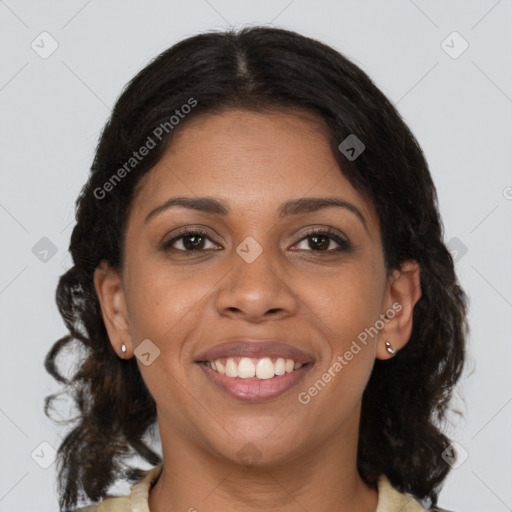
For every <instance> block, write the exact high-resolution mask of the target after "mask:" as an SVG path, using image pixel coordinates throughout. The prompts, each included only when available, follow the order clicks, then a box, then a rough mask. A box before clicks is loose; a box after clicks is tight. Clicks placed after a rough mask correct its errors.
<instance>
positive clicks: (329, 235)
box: [299, 230, 351, 253]
mask: <svg viewBox="0 0 512 512" xmlns="http://www.w3.org/2000/svg"><path fill="white" fill-rule="evenodd" d="M305 241H307V247H309V248H310V249H311V250H312V251H310V252H328V253H333V252H340V251H346V250H349V249H350V248H351V245H350V243H349V242H348V241H347V240H344V239H343V238H341V237H340V236H338V235H337V234H336V233H333V232H332V231H328V230H327V231H326V230H320V231H318V230H317V231H312V232H310V233H308V234H307V235H306V236H305V237H304V238H302V239H301V240H300V241H299V243H301V242H305ZM332 242H335V243H336V244H338V247H334V248H332V249H329V247H330V246H331V245H332Z"/></svg>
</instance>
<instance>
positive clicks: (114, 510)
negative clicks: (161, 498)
mask: <svg viewBox="0 0 512 512" xmlns="http://www.w3.org/2000/svg"><path fill="white" fill-rule="evenodd" d="M162 469H163V464H159V465H158V466H155V467H154V468H151V469H148V470H146V471H144V472H143V474H142V476H141V478H140V479H139V480H137V481H136V482H135V483H134V484H133V485H132V488H131V490H130V494H129V495H128V496H106V497H105V498H103V500H102V501H101V502H100V503H98V504H97V505H90V506H87V507H82V508H79V509H76V510H74V511H73V512H133V511H134V510H136V511H137V512H139V511H140V512H145V511H149V508H148V496H149V490H150V488H151V485H152V484H153V482H155V480H156V479H157V478H158V477H159V476H160V473H161V472H162Z"/></svg>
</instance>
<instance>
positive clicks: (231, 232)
mask: <svg viewBox="0 0 512 512" xmlns="http://www.w3.org/2000/svg"><path fill="white" fill-rule="evenodd" d="M321 123H322V121H321V120H320V119H318V118H316V117H315V116H314V115H313V114H309V113H304V112H300V111H288V112H277V111H276V112H273V113H265V114H259V113H254V112H248V111H243V110H227V111H224V112H222V113H220V114H219V113H218V114H202V115H199V116H197V117H195V118H192V119H190V120H189V121H188V122H187V123H186V124H184V125H183V126H182V127H180V129H179V130H177V131H176V132H175V134H174V137H173V139H172V143H171V145H170V146H169V148H168V149H167V151H166V153H165V154H164V156H163V158H162V159H161V161H160V162H159V163H158V164H157V165H156V166H155V167H154V168H153V169H152V170H151V171H150V172H149V173H148V174H146V175H145V176H144V178H142V180H141V182H140V183H139V186H138V189H137V194H136V196H135V199H134V201H133V204H132V207H131V210H130V215H129V219H128V225H127V232H126V245H125V250H126V252H125V255H126V258H125V265H124V267H123V270H122V273H121V274H119V273H117V272H116V271H115V270H113V269H111V268H110V267H109V266H108V265H107V264H104V263H103V264H102V265H100V266H99V267H98V269H97V270H96V273H95V277H94V281H95V287H96V291H97V293H98V297H99V299H100V303H101V308H102V313H103V318H104V320H105V324H106V327H107V330H108V334H109V338H110V340H111V343H112V346H113V348H114V349H115V350H116V352H117V353H118V354H119V355H121V344H122V343H124V344H125V345H126V347H127V352H126V355H125V357H126V358H131V357H134V350H135V349H136V348H137V346H138V345H139V344H140V343H141V342H142V341H143V340H145V339H150V340H151V341H152V343H154V344H155V345H156V346H157V347H158V349H159V350H160V354H159V356H158V357H156V358H155V359H154V361H152V362H151V364H149V365H147V366H146V365H144V364H142V363H141V361H140V360H137V362H138V366H139V368H140V371H141V373H142V376H143V378H144V381H145V383H146V385H147V386H148V389H149V391H150V392H151V394H152V396H153V397H154V399H155V401H156V404H157V413H158V425H159V430H160V437H161V441H162V453H163V459H164V470H163V472H162V474H161V476H160V478H159V480H158V482H157V483H156V485H155V486H154V487H153V488H152V489H151V491H150V494H149V506H150V509H151V511H152V512H164V511H170V510H171V511H178V510H180V511H186V510H194V508H193V507H195V509H197V510H198V511H200V512H203V511H209V512H215V511H225V510H239V511H244V512H245V511H246V512H252V511H261V510H280V511H284V512H288V511H304V510H331V511H339V512H348V511H352V512H353V511H354V510H357V511H361V512H374V511H375V510H376V508H377V501H378V494H377V491H376V490H374V489H372V488H370V487H369V486H367V485H366V484H365V483H364V482H363V480H362V479H361V477H360V475H359V473H358V472H357V469H356V454H357V442H358V426H359V418H360V412H361V398H362V394H363V391H364V388H365V386H366V383H367V381H368V379H369V376H370V374H371V370H372V368H373V364H374V362H375V359H376V358H379V359H389V358H390V357H392V356H391V355H390V354H389V353H388V352H387V351H386V347H385V341H386V340H390V341H391V343H392V345H393V348H395V349H396V350H400V349H401V348H403V347H404V346H405V344H406V343H407V341H408V340H409V337H410V334H411V330H412V314H413V309H414V305H415V303H416V302H417V301H418V300H419V298H420V297H421V289H420V282H419V267H418V265H417V263H416V262H415V261H407V262H404V264H403V267H402V269H401V271H399V270H395V271H394V272H390V273H387V272H386V268H385V265H384V259H383V251H382V245H381V238H380V233H379V223H378V218H377V215H376V213H375V210H374V208H373V205H372V204H371V203H370V202H368V201H367V200H366V199H365V198H364V197H362V196H361V195H360V194H359V193H358V192H356V190H355V189H354V188H353V187H352V186H351V185H350V184H349V182H348V180H347V179H346V178H345V177H344V176H343V175H342V173H341V171H340V170H339V168H338V166H337V163H336V161H335V159H334V156H333V155H332V153H331V150H330V147H329V145H328V140H327V136H326V134H325V131H324V130H323V126H322V124H321ZM173 196H187V197H198V196H209V197H215V198H217V199H220V200H223V201H225V202H226V203H227V205H228V206H229V208H230V213H229V215H227V216H216V215H212V214H206V213H202V212H198V211H194V210H191V209H187V208H184V207H172V208H169V209H167V210H164V211H162V212H161V213H160V214H158V215H155V216H154V217H153V218H152V220H150V221H149V222H147V223H145V221H144V220H145V218H146V216H147V215H148V213H149V212H151V211H152V210H154V209H155V208H157V207H159V206H160V205H161V204H163V203H164V202H165V201H166V200H167V199H168V198H170V197H173ZM305 196H308V197H312V196H315V197H323V196H330V197H333V196H335V197H338V198H342V199H344V200H346V201H348V202H350V203H351V204H352V205H354V206H355V207H356V208H357V209H358V210H359V211H360V212H361V214H362V215H363V216H364V218H365V221H366V227H367V228H365V226H364V225H363V223H362V222H361V220H360V219H359V218H358V217H357V216H356V215H355V214H354V213H352V212H351V211H350V210H348V209H346V208H340V207H329V208H325V209H322V210H319V211H316V212H309V213H302V214H300V215H296V216H291V217H288V218H284V219H280V218H279V217H278V214H277V210H278V208H279V206H280V205H281V204H282V203H283V202H285V201H287V200H291V199H297V198H302V197H305ZM185 226H186V227H190V228H194V227H196V228H197V227H201V228H202V229H204V230H206V231H207V232H208V237H209V239H210V240H208V239H204V242H203V243H202V244H200V245H199V247H200V250H202V251H203V252H200V250H197V249H196V250H195V252H194V250H191V249H189V250H188V252H186V251H185V246H184V245H183V244H184V242H187V241H188V242H190V239H186V240H184V239H181V240H177V241H176V242H175V243H174V245H173V247H174V250H173V249H168V250H167V252H166V251H164V250H163V249H162V248H161V245H162V243H163V242H165V241H168V240H171V239H172V238H174V237H175V236H178V233H177V231H178V229H179V228H183V227H185ZM328 227H329V228H331V229H332V230H334V231H335V232H336V233H337V234H339V235H340V236H341V237H342V238H346V239H348V240H349V242H350V244H351V245H352V250H350V251H342V252H339V253H336V252H333V251H331V250H332V249H335V248H337V247H338V243H337V242H336V241H334V240H331V241H330V242H329V239H322V240H323V241H324V243H323V244H320V245H322V247H320V248H319V249H317V248H315V247H316V246H314V245H313V243H312V241H311V239H310V238H304V237H305V233H306V232H307V230H308V229H311V228H318V229H322V228H324V229H325V228H328ZM248 236H251V237H253V238H254V239H255V240H256V241H257V242H258V244H259V245H260V246H261V248H262V249H263V252H262V253H261V254H260V255H259V256H258V257H257V258H256V260H255V261H253V262H252V263H248V262H247V261H245V260H244V259H242V258H241V257H240V256H239V254H238V253H237V252H236V248H237V247H238V246H239V245H240V244H241V243H242V241H244V240H245V239H246V237H248ZM322 240H321V241H322ZM321 241H320V242H321ZM180 249H181V252H180ZM328 251H330V252H328ZM394 302H399V303H400V304H401V306H402V309H401V310H400V312H399V313H397V314H396V315H395V316H394V318H392V319H390V320H389V321H388V322H387V323H385V325H384V327H383V328H382V329H381V330H380V331H379V334H378V335H376V336H374V337H371V336H370V337H369V338H368V343H367V345H366V346H363V345H362V347H363V348H362V350H361V351H360V352H359V353H357V355H354V357H353V359H352V360H351V361H350V362H348V363H347V364H346V366H344V367H343V369H342V371H340V372H337V373H335V375H336V376H335V377H334V378H332V380H331V381H330V382H329V383H328V384H327V385H326V386H325V387H324V388H323V389H322V390H321V391H320V392H318V394H317V395H316V396H314V397H313V398H312V399H311V401H310V402H309V403H308V404H306V405H303V404H301V403H300V402H299V401H298V399H297V395H298V393H299V392H301V391H307V390H308V388H310V387H311V386H312V385H313V384H314V383H315V382H316V381H317V380H318V379H320V378H321V377H322V375H323V374H324V373H325V372H326V371H327V370H328V368H329V367H331V366H332V365H333V363H334V362H335V361H336V357H337V356H340V355H343V354H344V353H345V352H346V351H347V350H348V349H349V348H350V346H351V344H352V342H353V341H354V340H356V339H357V335H358V334H359V333H361V332H362V331H364V329H365V328H369V327H370V326H373V325H374V324H375V322H376V320H378V319H379V315H381V314H384V313H385V312H386V311H387V310H389V309H390V308H391V305H392V304H393V303H394ZM235 336H250V337H255V338H274V339H278V340H281V341H283V342H285V343H289V344H291V345H294V346H296V347H298V348H300V349H301V350H303V351H305V352H308V353H309V354H311V355H312V357H313V358H314V361H315V364H314V366H313V368H312V369H311V370H310V371H309V372H308V373H307V374H306V376H305V378H304V379H303V381H302V382H301V383H300V384H299V385H298V387H296V388H293V389H292V390H290V391H289V392H287V393H286V394H284V395H281V396H279V397H276V398H274V399H271V400H267V401H264V402H260V403H249V402H245V401H241V400H236V399H234V398H232V397H231V396H229V395H227V394H226V393H225V392H224V391H222V390H219V389H218V388H217V387H215V386H214V385H213V384H211V383H210V381H209V380H208V379H207V378H206V377H205V375H204V374H203V372H202V370H201V369H200V368H199V367H198V365H197V364H196V363H195V362H194V361H195V357H196V356H197V355H198V354H199V353H200V352H202V351H204V350H206V349H208V348H210V347H212V346H214V345H216V344H217V343H219V342H221V341H224V340H226V339H227V338H232V337H235ZM248 443H251V444H252V445H253V446H254V447H255V449H256V453H257V455H256V456H255V458H254V459H255V460H253V461H252V464H251V463H249V464H248V463H247V462H244V460H242V458H241V455H240V453H239V452H240V450H242V453H243V450H247V449H248ZM244 447H245V448H244Z"/></svg>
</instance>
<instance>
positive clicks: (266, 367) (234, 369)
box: [201, 357, 309, 380]
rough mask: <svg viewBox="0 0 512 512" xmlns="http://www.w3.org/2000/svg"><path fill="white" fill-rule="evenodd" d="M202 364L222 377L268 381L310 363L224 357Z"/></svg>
mask: <svg viewBox="0 0 512 512" xmlns="http://www.w3.org/2000/svg"><path fill="white" fill-rule="evenodd" d="M201 363H202V364H204V365H206V366H207V367H208V368H210V369H211V370H213V371H214V372H217V373H219V374H220V375H226V376H227V377H231V378H239V379H253V380H267V379H273V378H274V377H276V376H279V375H285V374H287V373H292V372H294V371H296V370H299V369H300V368H302V367H303V366H305V365H307V364H309V363H300V362H296V361H294V360H293V359H285V358H283V357H273V358H272V357H259V358H256V357H224V358H219V359H215V360H214V361H201Z"/></svg>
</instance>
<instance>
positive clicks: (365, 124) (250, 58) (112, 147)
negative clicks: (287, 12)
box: [45, 27, 469, 510]
mask: <svg viewBox="0 0 512 512" xmlns="http://www.w3.org/2000/svg"><path fill="white" fill-rule="evenodd" d="M191 99H192V101H191ZM192 102H195V106H194V107H193V108H189V109H187V110H186V109H184V108H183V112H185V111H187V112H189V111H190V112H189V113H188V114H187V116H185V118H184V119H181V117H183V116H180V122H179V126H177V127H176V128H175V129H178V130H179V129H181V127H182V126H186V123H187V121H188V120H189V119H191V118H192V117H194V116H197V115H200V114H201V113H205V112H214V111H220V110H221V109H229V108H243V109H249V110H253V111H259V112H263V111H272V110H276V109H283V108H284V109H286V108H292V109H293V108H301V109H306V110H307V111H309V112H313V113H316V114H317V115H318V116H320V117H321V118H322V119H323V120H324V121H325V123H326V126H327V127H328V136H329V140H330V144H331V147H332V152H333V154H334V155H335V158H336V160H337V162H338V164H339V168H340V172H342V173H343V175H344V176H345V177H346V178H347V179H348V180H349V181H350V183H351V184H352V186H353V187H354V188H355V189H356V190H358V191H359V192H360V193H361V194H362V195H363V196H364V197H365V198H368V199H369V200H370V201H371V202H372V204H373V205H374V206H375V208H376V211H377V213H378V217H379V223H380V233H381V238H382V242H383V251H384V261H385V264H386V269H387V270H388V272H391V271H393V270H394V269H400V265H401V263H403V262H404V261H405V260H408V259H414V260H416V261H417V262H418V264H419V266H420V270H421V276H420V279H421V288H422V296H421V298H420V300H419V301H418V302H417V303H416V305H415V308H414V313H413V329H412V333H411V336H410V340H409V342H408V343H407V345H406V346H405V347H404V348H403V349H402V350H401V351H400V352H399V353H398V354H397V355H396V356H395V357H394V358H393V359H391V360H387V361H385V362H384V361H380V360H377V361H376V362H375V365H374V368H373V372H372V374H371V377H370V380H369V382H368V384H367V387H366V388H365V391H364V394H363V402H362V412H361V422H360V433H359V444H358V460H357V465H358V471H359V473H360V475H361V477H362V478H363V479H364V481H365V482H366V483H367V484H368V485H370V486H372V487H374V488H375V487H376V482H377V481H378V477H379V475H381V474H385V475H386V476H387V477H388V478H389V480H390V482H391V484H392V485H393V486H394V487H396V488H397V489H398V490H400V491H401V492H408V493H411V494H413V495H415V496H416V497H418V498H419V499H426V500H427V501H428V500H429V499H430V500H431V501H432V503H434V504H435V503H436V502H437V497H438V494H439V491H440V487H441V484H442V482H443V480H444V479H445V477H446V476H447V474H448V472H449V470H450V467H449V466H448V465H447V464H446V463H445V461H444V460H443V458H442V452H443V450H445V449H446V448H447V446H448V445H449V444H450V440H449V439H448V438H447V437H446V436H445V435H444V434H443V433H442V432H441V430H440V429H441V425H442V422H443V421H445V420H446V415H447V412H448V411H449V405H450V399H451V396H452V391H453V388H454V386H455V384H456V383H457V381H458V380H459V377H460V376H461V373H462V370H463V366H464V360H465V341H466V338H467V336H468V331H469V328H468V325H467V320H466V313H467V307H468V305H467V301H468V298H467V296H466V294H465V292H464V291H463V290H462V288H461V287H460V285H459V283H458V280H457V277H456V274H455V270H454V261H453V259H452V256H451V254H450V252H449V251H448V249H447V247H446V245H445V243H444V241H443V226H442V222H441V220H440V215H439V211H438V203H437V201H438V200H437V193H436V189H435V186H434V183H433V181H432V178H431V175H430V172H429V168H428V165H427V162H426V160H425V157H424V155H423V152H422V150H421V148H420V147H419V145H418V143H417V141H416V139H415V137H414V136H413V134H412V133H411V131H410V130H409V128H408V127H407V126H406V124H405V123H404V121H403V120H402V118H401V117H400V115H399V114H398V112H397V111H396V109H395V108H394V106H393V105H392V104H391V103H390V101H389V100H388V99H387V98H386V97H385V96H384V95H383V93H382V92H381V91H380V90H379V89H378V88H377V87H376V86H375V85H374V83H373V82H372V81H371V79H370V78H369V77H368V76H367V75H366V74H365V73H364V72H363V71H362V70H361V69H359V68H358V67H357V66H356V65H355V64H353V63H352V62H350V61H349V60H348V59H347V58H345V57H344V56H343V55H341V54H340V53H338V52H337V51H335V50H334V49H333V48H331V47H329V46H327V45H325V44H322V43H321V42H318V41H316V40H314V39H311V38H308V37H304V36H302V35H300V34H297V33H295V32H292V31H288V30H283V29H278V28H269V27H246V28H243V29H240V30H229V31H225V32H217V31H213V32H208V33H203V34H199V35H196V36H194V37H190V38H187V39H185V40H183V41H181V42H179V43H178V44H176V45H174V46H172V47H171V48H169V49H167V50H166V51H164V52H163V53H162V54H160V55H159V56H158V57H156V58H155V59H154V60H153V61H152V62H151V63H150V64H149V65H147V66H146V67H145V68H144V69H142V71H140V72H139V73H138V74H137V75H136V76H135V77H134V78H133V79H132V80H131V82H130V83H129V84H128V85H127V86H126V88H125V89H124V91H123V93H122V94H121V96H120V97H119V99H118V101H117V103H116V105H115V107H114V110H113V112H112V115H111V117H110V119H109V120H108V122H107V123H106V126H105V128H104V130H103V132H102V134H101V138H100V141H99V144H98V146H97V149H96V155H95V158H94V161H93V164H92V167H91V173H90V176H89V179H88V181H87V183H86V184H85V186H84V187H83V188H82V190H81V192H80V195H79V197H78V199H77V202H76V225H75V227H74V229H73V233H72V235H71V243H70V246H69V251H70V253H71V255H72V258H73V266H72V267H71V268H70V269H69V270H68V271H67V272H65V273H64V274H63V275H62V276H61V277H60V279H59V283H58V286H57V290H56V301H57V305H58V308H59V311H60V314H61V315H62V317H63V319H64V322H65V324H66V327H67V329H68V330H69V334H68V335H66V336H64V337H63V338H61V339H59V340H58V341H56V342H55V344H54V345H53V347H52V348H51V350H50V351H49V353H48V354H47V357H46V360H45V367H46V369H47V370H48V372H49V373H50V374H51V375H52V376H53V377H54V378H55V379H57V380H58V381H59V382H61V383H63V384H64V388H63V389H64V391H63V392H68V393H69V394H70V395H71V396H72V397H73V400H74V402H75V403H76V406H77V408H78V411H79V414H78V415H77V416H76V417H74V418H71V419H69V420H68V421H69V422H73V423H74V425H73V428H72V429H71V430H70V431H69V432H68V433H67V435H66V437H65V438H64V439H63V441H62V443H61V445H60V447H59V450H58V466H59V492H60V497H59V504H60V506H61V510H64V509H65V510H70V509H69V507H72V506H74V505H76V504H77V503H78V502H79V501H80V500H82V499H85V500H87V499H89V500H93V501H97V500H99V499H101V498H103V497H104V496H105V495H106V493H107V491H108V488H109V486H111V485H113V484H114V483H115V482H116V480H118V479H120V478H125V479H128V480H132V481H133V480H135V479H136V478H138V477H139V476H140V474H141V473H140V472H141V470H140V469H138V468H133V467H131V466H130V465H129V464H127V463H126V461H124V459H126V458H128V457H133V456H134V455H139V456H141V457H142V458H143V459H144V460H145V461H147V462H149V463H150V464H152V465H156V464H158V463H160V462H161V457H160V455H158V454H157V453H155V452H154V451H153V450H152V449H151V448H150V447H149V446H148V444H147V442H145V441H144V439H143V437H144V435H145V434H147V432H148V431H149V430H150V427H153V426H154V425H155V423H156V405H155V401H154V399H153V398H152V396H151V395H150V393H149V391H148V389H147V387H146V386H145V383H144V382H143V379H142V377H141V374H140V372H139V369H138V366H137V362H136V360H135V358H131V359H129V360H122V359H120V358H119V357H118V356H117V354H116V353H115V351H114V349H113V348H112V346H111V344H110V342H109V339H108V335H107V331H106V328H105V325H104V322H103V319H102V314H101V309H100V306H99V301H98V297H97V295H96V291H95V288H94V284H93V275H94V271H95V269H96V268H97V267H98V266H99V264H100V263H101V262H102V261H103V260H105V261H106V262H108V263H109V264H110V265H111V266H112V267H113V268H115V269H118V270H120V269H122V267H123V259H124V257H123V255H124V234H125V231H126V222H127V217H128V213H129V209H130V205H131V204H132V201H133V198H134V194H135V193H136V191H137V190H136V185H137V183H138V182H139V180H140V179H141V178H142V176H143V175H144V174H145V173H146V172H148V171H150V170H151V168H152V167H153V166H154V165H155V164H156V163H157V162H158V161H159V159H160V158H161V156H162V154H163V152H164V151H165V149H166V146H167V144H168V142H169V141H172V134H173V131H174V130H175V129H174V128H173V127H172V126H170V122H169V120H170V118H171V116H173V115H175V114H178V111H179V112H182V110H180V109H182V107H183V106H184V105H187V104H189V105H191V104H192ZM165 123H167V125H165ZM164 125H165V126H167V129H166V130H165V131H164V132H165V133H164V132H162V130H160V132H162V134H163V135H162V134H160V138H158V137H155V133H160V132H155V129H156V128H157V127H160V126H164ZM350 134H356V136H357V137H358V138H359V139H360V140H361V141H362V142H363V143H364V145H365V150H364V152H363V153H362V154H361V155H360V156H359V157H358V158H357V159H355V160H352V161H350V160H349V159H347V158H346V156H345V155H344V154H342V152H341V151H340V150H339V149H338V146H339V145H340V143H341V141H343V140H344V139H345V138H346V137H347V136H348V135H350ZM148 137H151V138H152V139H153V140H154V142H155V143H156V144H155V147H154V148H153V149H151V151H149V152H148V154H147V156H146V157H145V158H144V159H141V160H140V161H139V160H137V163H136V165H134V168H133V170H131V169H130V172H126V173H118V174H117V176H119V175H120V174H123V179H114V178H116V177H115V176H114V175H115V174H116V172H117V171H118V170H120V169H122V168H123V165H125V167H124V168H125V170H126V162H128V161H130V158H132V157H133V154H134V151H136V150H138V149H139V148H140V147H142V146H143V145H144V144H145V143H146V142H147V141H148V140H149V139H148ZM132 164H133V162H132ZM109 180H110V181H109ZM107 182H109V183H110V184H111V186H106V185H105V184H106V183H107ZM77 342H78V343H79V344H80V346H81V347H82V348H84V349H85V351H84V354H83V355H82V357H81V358H80V361H79V363H78V364H77V367H76V368H75V370H76V371H75V373H74V374H73V375H72V376H71V377H69V378H65V377H64V376H63V375H62V374H61V373H60V372H59V369H58V368H57V356H58V354H59V353H60V351H61V350H62V349H63V348H64V347H66V346H67V345H68V344H71V343H77ZM56 396H57V394H53V395H50V396H48V397H47V398H46V402H45V413H46V414H47V415H48V416H50V414H49V409H50V408H51V406H52V403H53V400H54V399H55V397H56Z"/></svg>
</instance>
